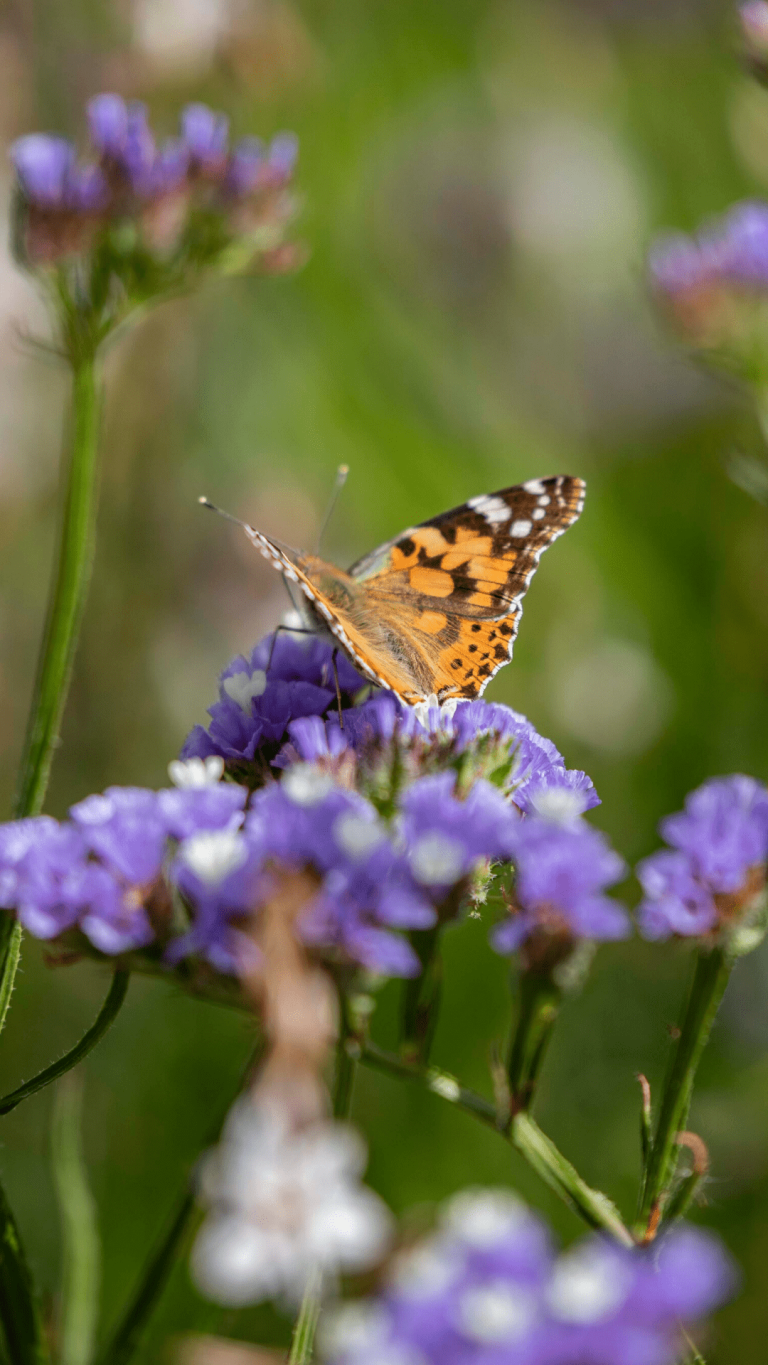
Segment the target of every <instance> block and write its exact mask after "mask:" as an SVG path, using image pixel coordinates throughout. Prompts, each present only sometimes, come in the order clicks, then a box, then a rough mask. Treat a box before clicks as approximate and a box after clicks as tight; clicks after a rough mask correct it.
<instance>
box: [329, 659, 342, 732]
mask: <svg viewBox="0 0 768 1365" xmlns="http://www.w3.org/2000/svg"><path fill="white" fill-rule="evenodd" d="M338 652H339V651H338V649H334V651H333V654H332V655H331V667H332V669H333V681H334V682H335V684H336V705H337V706H338V708H339V729H340V730H343V729H344V716H343V714H342V710H341V688H340V687H339V670H338V669H337V667H336V655H337V654H338Z"/></svg>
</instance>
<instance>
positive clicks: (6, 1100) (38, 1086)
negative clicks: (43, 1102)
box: [0, 971, 130, 1115]
mask: <svg viewBox="0 0 768 1365" xmlns="http://www.w3.org/2000/svg"><path fill="white" fill-rule="evenodd" d="M129 980H130V972H123V971H117V972H115V974H114V976H113V977H112V984H111V986H110V988H109V991H108V992H107V996H106V999H105V1001H104V1004H103V1005H102V1007H101V1009H100V1010H99V1013H98V1015H97V1016H96V1018H95V1020H94V1022H93V1023H92V1024H91V1027H90V1028H89V1029H88V1031H87V1032H86V1033H84V1034H83V1036H82V1038H81V1039H80V1041H79V1042H78V1043H76V1044H75V1046H74V1047H73V1048H70V1050H69V1052H65V1054H64V1056H63V1057H60V1058H59V1060H58V1061H57V1062H51V1065H50V1066H47V1067H46V1068H45V1070H43V1071H39V1072H38V1074H37V1075H36V1076H33V1077H32V1080H31V1081H25V1082H24V1084H23V1085H20V1086H19V1087H18V1089H16V1090H11V1091H10V1093H9V1094H8V1095H4V1096H3V1098H2V1099H0V1115H3V1114H10V1112H11V1110H12V1109H15V1108H16V1105H17V1104H21V1102H22V1100H27V1099H29V1097H30V1095H35V1094H37V1091H38V1090H43V1089H45V1087H46V1086H47V1085H50V1084H51V1081H55V1080H58V1078H59V1076H63V1075H64V1074H65V1072H67V1071H71V1069H72V1067H73V1066H77V1064H78V1062H81V1061H82V1060H83V1058H84V1057H87V1056H88V1053H89V1052H90V1051H91V1049H92V1048H94V1047H95V1046H96V1044H97V1043H98V1042H99V1040H100V1039H101V1038H103V1037H104V1034H105V1033H106V1032H107V1029H109V1028H110V1027H111V1025H112V1024H113V1023H114V1021H115V1018H116V1016H117V1013H118V1011H119V1010H120V1007H121V1005H122V1003H123V1001H124V1000H125V996H126V992H127V990H128V982H129Z"/></svg>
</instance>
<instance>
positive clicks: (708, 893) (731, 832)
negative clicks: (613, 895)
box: [637, 773, 768, 939]
mask: <svg viewBox="0 0 768 1365" xmlns="http://www.w3.org/2000/svg"><path fill="white" fill-rule="evenodd" d="M660 830H661V833H662V835H663V836H664V838H665V839H666V841H667V843H668V844H671V845H672V847H673V849H675V850H676V852H674V853H670V852H667V851H665V850H662V851H660V852H658V853H653V854H651V856H650V857H649V858H645V859H644V860H643V861H642V862H641V863H640V864H639V866H638V869H637V875H638V878H639V880H640V884H641V885H642V888H643V891H644V892H645V897H644V900H643V902H642V904H641V905H640V907H639V910H638V919H639V923H640V930H641V933H642V934H643V935H644V937H646V938H651V939H659V938H668V937H669V936H670V934H680V935H682V936H690V935H698V934H703V933H707V932H709V931H710V930H712V929H714V928H716V927H717V925H718V923H720V922H721V921H726V920H729V919H732V918H734V916H735V915H738V912H739V911H740V910H741V909H743V908H744V905H746V903H747V901H748V900H751V899H753V898H754V896H755V894H756V893H757V892H759V891H760V889H761V887H762V885H763V883H764V881H765V864H766V861H768V788H766V786H765V785H764V784H763V783H762V782H758V781H756V779H755V778H753V777H745V776H744V775H743V774H741V773H736V774H734V775H733V776H731V777H716V778H712V779H711V780H710V781H709V782H705V783H704V784H703V785H702V786H701V787H698V788H697V789H696V791H694V792H691V793H690V795H689V796H688V797H687V798H686V802H685V809H684V810H682V811H679V812H678V813H677V814H675V815H668V816H667V817H666V819H665V820H662V822H661V825H660ZM718 897H720V898H721V899H720V901H719V903H718ZM742 902H743V904H742Z"/></svg>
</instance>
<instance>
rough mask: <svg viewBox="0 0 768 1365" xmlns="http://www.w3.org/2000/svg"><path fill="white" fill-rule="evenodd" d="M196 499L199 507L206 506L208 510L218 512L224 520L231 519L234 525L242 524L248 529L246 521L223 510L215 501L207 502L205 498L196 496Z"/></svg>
mask: <svg viewBox="0 0 768 1365" xmlns="http://www.w3.org/2000/svg"><path fill="white" fill-rule="evenodd" d="M197 501H198V502H199V503H200V506H201V507H207V508H208V510H209V512H218V514H219V516H220V517H224V519H225V521H233V522H234V523H235V526H244V527H245V529H246V530H248V529H249V528H248V523H247V521H241V519H240V517H233V516H232V513H231V512H225V511H223V509H222V508H221V507H217V506H216V504H215V503H213V502H209V501H208V499H207V498H205V497H203V498H198V499H197Z"/></svg>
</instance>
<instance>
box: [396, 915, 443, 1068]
mask: <svg viewBox="0 0 768 1365" xmlns="http://www.w3.org/2000/svg"><path fill="white" fill-rule="evenodd" d="M440 933H441V929H440V926H439V925H436V926H435V928H434V929H418V930H416V931H414V932H413V933H412V934H411V943H412V945H413V947H414V949H415V951H416V953H417V954H418V957H419V961H420V962H421V971H420V972H419V975H418V976H414V977H412V978H411V980H410V981H407V982H406V984H405V989H404V994H403V1015H402V1025H401V1032H400V1050H401V1052H402V1054H403V1056H404V1057H407V1058H408V1060H409V1061H413V1062H418V1063H420V1064H421V1065H426V1063H427V1062H428V1061H429V1053H430V1050H431V1047H432V1039H433V1038H434V1035H435V1029H436V1027H437V1017H438V1013H439V1010H440V998H441V995H442V989H443V962H442V957H441V956H440Z"/></svg>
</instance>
